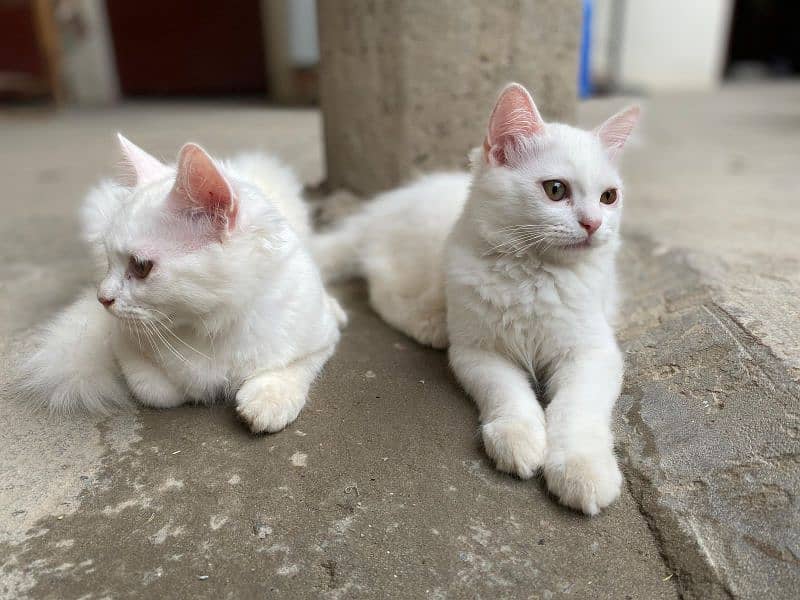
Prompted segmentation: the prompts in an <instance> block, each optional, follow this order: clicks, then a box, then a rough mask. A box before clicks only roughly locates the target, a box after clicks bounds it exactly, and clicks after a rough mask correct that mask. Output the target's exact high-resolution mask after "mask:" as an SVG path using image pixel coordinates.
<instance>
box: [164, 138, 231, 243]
mask: <svg viewBox="0 0 800 600" xmlns="http://www.w3.org/2000/svg"><path fill="white" fill-rule="evenodd" d="M170 203H171V205H172V207H173V208H175V209H177V210H178V211H179V212H182V213H188V214H190V215H191V216H193V217H194V216H201V217H204V218H207V219H208V220H209V222H210V223H211V224H212V225H213V227H214V229H215V230H216V231H217V233H219V234H222V233H225V232H227V231H230V230H231V229H233V227H234V226H235V225H236V216H237V214H238V208H239V203H238V200H237V198H236V194H235V193H234V191H233V188H232V187H231V185H230V183H228V180H227V179H226V178H225V175H224V174H223V173H222V170H221V169H220V168H219V166H218V165H217V163H216V162H214V159H213V158H211V157H210V156H209V155H208V153H207V152H206V151H205V150H203V149H202V148H201V147H200V146H198V145H197V144H191V143H189V144H186V145H184V147H183V148H181V151H180V154H179V155H178V174H177V176H176V178H175V185H174V187H173V188H172V191H171V192H170Z"/></svg>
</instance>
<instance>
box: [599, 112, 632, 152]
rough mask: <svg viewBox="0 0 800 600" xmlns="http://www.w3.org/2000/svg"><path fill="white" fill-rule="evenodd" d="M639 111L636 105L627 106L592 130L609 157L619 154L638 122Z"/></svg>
mask: <svg viewBox="0 0 800 600" xmlns="http://www.w3.org/2000/svg"><path fill="white" fill-rule="evenodd" d="M641 112H642V111H641V109H640V108H639V107H638V106H636V105H633V106H629V107H628V108H626V109H624V110H621V111H619V112H618V113H617V114H615V115H614V116H613V117H610V118H609V119H608V120H607V121H606V122H605V123H603V124H602V125H600V127H598V128H597V129H595V130H594V131H595V133H596V134H597V136H598V137H599V138H600V141H601V142H602V143H603V146H605V149H606V152H608V155H609V156H610V157H611V158H614V157H615V156H616V155H617V154H619V152H620V151H621V150H622V148H623V146H625V142H627V141H628V138H629V137H630V135H631V132H632V131H633V128H634V127H636V123H638V122H639V116H640V115H641Z"/></svg>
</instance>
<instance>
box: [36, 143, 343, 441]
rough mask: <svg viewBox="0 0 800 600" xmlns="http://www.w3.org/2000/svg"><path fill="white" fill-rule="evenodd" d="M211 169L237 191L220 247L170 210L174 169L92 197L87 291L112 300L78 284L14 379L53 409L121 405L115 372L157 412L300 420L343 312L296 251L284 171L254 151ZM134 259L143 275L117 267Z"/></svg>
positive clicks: (301, 227)
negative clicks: (79, 289) (229, 404)
mask: <svg viewBox="0 0 800 600" xmlns="http://www.w3.org/2000/svg"><path fill="white" fill-rule="evenodd" d="M122 140H124V138H122ZM124 142H125V143H127V140H124ZM123 148H125V146H124V145H123ZM134 148H135V147H134ZM142 152H143V151H142ZM145 154H146V153H145ZM135 158H136V159H137V160H138V157H135ZM217 168H218V169H219V170H220V171H221V172H222V173H224V176H225V178H226V180H227V182H228V183H229V185H230V187H231V189H232V190H233V191H234V193H235V195H236V197H237V199H238V216H237V217H236V220H235V226H233V227H232V229H231V230H230V231H229V232H227V233H226V235H225V236H223V238H222V239H221V240H220V241H208V240H205V238H203V237H202V236H203V235H204V234H205V233H207V230H208V228H209V227H210V225H209V224H210V223H211V220H210V219H205V218H201V217H202V215H195V214H175V213H174V212H170V211H169V210H167V208H166V207H167V203H168V198H169V196H170V193H171V190H172V188H173V185H174V183H175V178H176V171H175V167H174V166H173V167H165V170H164V171H162V172H157V173H156V175H155V179H153V180H145V181H142V178H141V173H139V183H138V185H136V186H135V187H127V186H123V185H120V184H117V183H115V182H112V181H104V182H102V183H101V184H100V185H99V186H98V187H97V188H95V189H94V190H92V191H91V192H90V194H89V196H88V198H87V201H86V204H85V206H84V209H83V220H84V229H85V235H86V238H87V240H88V241H89V242H90V244H91V246H92V248H93V250H94V253H95V254H96V256H97V258H98V266H99V267H100V269H101V271H100V272H102V273H104V275H103V276H102V277H101V278H100V281H99V283H98V290H97V294H98V295H100V296H104V297H113V298H115V301H114V304H113V305H112V306H111V307H110V309H109V310H106V309H104V308H103V307H102V306H101V305H100V303H98V301H97V299H96V298H95V293H94V292H86V293H85V294H84V295H83V296H82V297H81V299H80V300H78V301H77V302H76V303H75V304H74V305H72V306H71V307H69V308H68V309H66V311H65V312H64V313H62V314H61V315H60V316H59V317H57V318H56V319H55V320H54V321H53V322H52V323H51V324H50V325H49V326H48V327H46V328H45V330H44V332H43V336H42V339H41V342H40V344H39V346H38V349H37V351H36V352H35V353H34V354H33V355H32V356H31V357H30V358H29V359H28V361H27V363H26V365H25V370H24V373H25V379H26V381H25V385H26V387H27V388H28V390H29V391H30V392H31V393H33V394H35V395H36V396H37V397H39V398H42V399H46V400H47V403H48V404H49V406H50V407H51V409H53V410H64V409H70V408H73V407H84V408H87V409H89V410H93V411H102V410H106V409H108V408H110V407H111V406H113V405H114V404H120V403H124V402H125V401H126V400H127V398H128V394H127V391H126V389H125V387H124V385H123V384H122V381H123V380H124V382H125V383H127V388H128V390H130V392H132V394H133V396H134V397H135V398H136V399H137V400H138V401H139V402H141V403H142V404H146V405H149V406H154V407H160V408H167V407H171V406H177V405H180V404H183V403H184V402H210V401H212V400H215V399H223V398H226V397H231V398H235V401H236V405H237V409H238V411H239V413H240V415H241V416H242V417H243V419H244V420H245V421H246V422H247V423H248V424H249V426H250V427H251V429H252V430H253V431H256V432H260V431H278V430H280V429H282V428H283V427H285V426H286V425H287V424H288V423H291V422H292V421H293V420H294V419H295V418H296V417H297V415H298V413H299V411H300V409H301V408H302V407H303V405H304V404H305V401H306V397H307V393H308V389H309V386H310V385H311V383H312V381H313V380H314V378H315V377H316V375H317V374H318V373H319V371H320V370H321V369H322V366H323V365H324V363H325V361H326V360H327V359H328V357H330V355H331V354H332V353H333V351H334V348H335V345H336V343H337V341H338V339H339V326H340V325H342V324H343V323H344V320H345V316H344V313H343V312H342V310H341V308H340V307H339V306H338V304H337V303H336V301H335V300H334V299H333V298H332V297H330V296H329V295H328V294H327V293H326V291H325V289H324V286H323V283H322V279H321V278H320V276H319V272H318V270H317V268H316V266H315V264H314V262H313V261H312V259H311V256H310V254H309V253H308V252H307V250H306V248H305V244H304V241H305V239H306V238H307V236H308V234H309V232H310V230H311V228H310V225H309V219H308V212H307V209H306V207H305V205H304V203H303V200H302V198H301V195H300V193H301V186H300V183H299V182H298V181H297V179H296V178H295V176H294V174H293V173H292V172H291V171H290V170H289V169H288V168H287V167H285V166H284V165H282V164H280V163H279V162H277V161H276V160H274V159H272V158H270V157H268V156H264V155H261V154H247V155H243V156H241V157H238V158H235V159H233V160H231V161H230V162H228V163H224V164H223V165H222V166H218V167H217ZM140 170H141V169H139V171H140ZM139 171H137V172H139ZM150 171H151V172H152V171H153V170H152V169H151V170H150ZM155 171H158V170H157V169H156V170H155ZM202 240H205V241H202ZM132 254H134V255H137V256H140V257H141V258H144V259H151V258H152V259H153V260H154V262H155V266H154V267H153V269H152V271H151V273H150V275H148V276H147V277H146V278H145V279H142V280H139V279H136V278H134V277H131V276H130V273H129V272H128V271H126V268H127V266H128V262H129V259H130V256H131V255H132Z"/></svg>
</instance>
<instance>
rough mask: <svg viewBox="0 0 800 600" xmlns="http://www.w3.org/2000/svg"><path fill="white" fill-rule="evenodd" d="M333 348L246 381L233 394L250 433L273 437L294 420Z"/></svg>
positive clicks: (255, 375)
mask: <svg viewBox="0 0 800 600" xmlns="http://www.w3.org/2000/svg"><path fill="white" fill-rule="evenodd" d="M333 350H334V346H333V345H331V346H329V347H328V348H326V349H324V350H320V351H319V352H315V353H313V354H310V355H308V356H306V357H304V358H301V359H299V360H296V361H294V362H293V363H291V364H289V365H287V366H286V367H284V368H282V369H275V370H271V371H263V372H259V373H255V374H253V375H252V376H251V377H249V378H248V379H247V380H246V381H245V382H244V384H243V385H242V387H241V388H240V389H239V391H238V392H237V393H236V410H237V412H238V413H239V415H240V416H241V418H242V419H244V421H245V422H246V423H247V424H248V425H249V427H250V430H251V431H253V433H262V432H264V431H268V432H270V433H274V432H276V431H280V430H281V429H283V428H284V427H286V426H287V425H288V424H289V423H291V422H292V421H294V420H295V419H296V418H297V415H298V414H299V413H300V410H301V409H302V408H303V406H304V405H305V403H306V398H307V397H308V390H309V388H310V387H311V383H312V382H313V381H314V379H315V378H316V376H317V374H319V372H320V371H321V370H322V367H323V366H324V365H325V362H326V361H327V360H328V358H330V356H331V355H332V354H333Z"/></svg>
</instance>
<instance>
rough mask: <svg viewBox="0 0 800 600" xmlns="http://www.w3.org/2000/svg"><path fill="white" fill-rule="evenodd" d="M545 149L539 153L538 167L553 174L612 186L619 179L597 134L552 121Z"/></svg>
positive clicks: (587, 182)
mask: <svg viewBox="0 0 800 600" xmlns="http://www.w3.org/2000/svg"><path fill="white" fill-rule="evenodd" d="M547 127H548V140H547V145H546V150H545V151H544V152H542V153H541V154H540V155H539V161H537V162H538V163H539V167H540V168H542V169H545V170H548V171H550V172H551V174H552V175H553V176H559V177H569V178H573V179H577V180H580V181H582V182H584V183H585V184H587V185H609V184H612V183H615V182H617V181H618V180H619V174H618V172H617V168H616V166H615V165H614V164H613V163H612V162H611V160H610V159H609V157H608V154H607V153H606V151H605V149H604V148H603V146H602V144H601V143H600V139H599V138H598V137H597V135H595V134H594V133H592V132H590V131H585V130H583V129H577V128H575V127H570V126H569V125H562V124H560V123H552V124H549V125H548V126H547Z"/></svg>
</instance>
